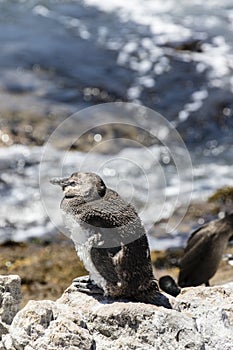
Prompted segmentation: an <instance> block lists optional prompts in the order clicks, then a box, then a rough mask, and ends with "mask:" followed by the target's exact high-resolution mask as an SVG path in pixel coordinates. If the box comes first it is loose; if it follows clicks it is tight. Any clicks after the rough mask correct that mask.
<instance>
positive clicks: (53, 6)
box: [0, 0, 233, 245]
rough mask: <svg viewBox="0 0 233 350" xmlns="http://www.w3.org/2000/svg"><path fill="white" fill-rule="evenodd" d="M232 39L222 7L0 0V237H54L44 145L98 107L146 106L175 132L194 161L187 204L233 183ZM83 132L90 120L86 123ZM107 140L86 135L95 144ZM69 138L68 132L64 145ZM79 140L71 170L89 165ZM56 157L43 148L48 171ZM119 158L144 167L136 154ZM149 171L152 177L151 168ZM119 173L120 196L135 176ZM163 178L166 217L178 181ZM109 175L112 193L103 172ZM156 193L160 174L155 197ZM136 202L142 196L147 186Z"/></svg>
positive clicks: (165, 0) (160, 1)
mask: <svg viewBox="0 0 233 350" xmlns="http://www.w3.org/2000/svg"><path fill="white" fill-rule="evenodd" d="M232 37H233V3H232V1H229V0H223V1H222V2H221V3H219V2H217V1H215V0H210V1H208V2H206V3H203V2H202V1H199V0H193V1H192V2H190V1H188V0H181V1H179V2H178V3H177V1H175V0H157V1H152V0H147V1H143V0H128V1H127V2H126V1H121V0H118V1H116V0H108V2H102V3H101V2H100V1H96V0H83V1H78V0H77V1H69V0H64V1H63V0H60V1H55V0H47V1H35V0H28V1H22V0H21V1H19V0H18V1H9V0H1V1H0V45H1V55H0V141H1V146H2V147H1V148H0V171H1V173H0V193H1V211H0V240H1V241H3V240H6V239H13V240H14V239H16V240H24V239H26V238H28V237H32V236H42V235H46V234H50V233H54V232H56V228H55V227H54V225H53V224H52V222H51V221H50V219H49V218H48V217H47V215H46V213H45V212H44V210H43V207H42V204H41V199H40V191H39V184H38V181H39V165H40V160H41V155H42V151H43V144H44V142H45V141H46V139H47V138H48V137H49V135H50V133H51V132H52V131H53V130H54V128H55V127H56V126H57V125H58V124H59V123H60V122H61V121H62V120H64V118H65V117H67V116H69V115H70V114H72V113H74V112H77V111H79V110H82V109H83V108H85V107H90V106H93V105H95V104H99V103H106V102H117V101H123V102H134V103H137V104H141V105H144V106H147V107H150V108H152V109H153V110H156V111H157V112H159V113H161V114H162V115H164V116H165V117H166V118H167V119H168V121H170V122H171V123H172V125H173V126H174V127H176V128H177V130H178V131H179V133H180V135H181V137H182V138H183V140H184V142H185V144H186V146H187V149H188V151H189V152H190V155H191V159H192V162H193V175H194V183H193V186H194V189H193V194H192V198H193V200H199V201H201V200H205V199H206V198H207V197H208V195H210V194H211V193H212V192H213V191H214V190H215V189H216V188H219V187H221V186H225V185H233V176H232V172H233V165H232V160H233V152H232V151H233V146H232V134H233V133H232V130H233V99H232V97H233V75H232V71H233V40H232ZM89 118H91V117H89ZM87 119H88V117H87ZM92 122H93V126H95V125H96V123H97V124H98V120H93V121H92ZM106 122H108V121H107V120H106ZM85 123H87V125H89V123H90V120H89V121H88V120H85V118H84V119H83V120H82V125H84V126H85ZM151 123H152V124H153V121H151ZM105 132H106V130H105ZM102 133H103V130H99V131H98V132H96V133H94V134H93V135H92V134H90V135H89V139H90V138H91V140H89V141H90V143H91V145H92V144H93V143H94V144H95V143H96V142H98V140H97V139H98V137H101V138H102V136H103V135H102ZM139 134H140V133H139ZM96 135H97V136H96ZM98 135H99V136H98ZM114 135H115V134H114ZM120 136H121V135H120ZM139 136H140V135H139ZM69 137H70V135H69V130H68V129H66V132H65V134H64V135H63V138H62V139H61V143H62V142H64V147H65V145H66V141H67V140H69ZM67 142H68V141H67ZM86 143H88V138H84V141H83V144H79V145H78V146H77V147H76V148H75V149H74V150H73V151H72V152H70V153H69V155H68V157H70V158H69V159H70V164H73V166H74V164H75V160H76V159H79V160H80V161H81V160H82V159H84V158H85V159H86V152H87V151H89V150H90V147H89V146H88V145H87V144H86ZM19 144H20V145H19ZM55 146H56V145H55ZM57 146H58V145H57ZM64 147H63V148H64ZM148 147H149V148H150V147H152V148H151V149H153V152H155V153H156V152H157V153H156V154H157V156H158V158H157V160H158V162H159V163H160V164H161V167H163V168H164V172H165V173H166V171H167V170H166V169H170V168H169V167H168V165H169V164H170V159H169V158H166V155H165V156H163V151H164V150H163V149H161V148H156V147H155V146H153V145H148ZM60 148H62V147H60ZM60 148H59V147H55V148H54V149H51V151H50V156H51V159H50V162H48V173H50V169H51V167H56V164H57V162H58V160H59V159H60V158H61V156H62V152H63V150H62V149H60ZM113 151H114V152H113ZM120 151H121V152H125V153H124V154H123V155H124V157H128V156H129V153H130V157H131V158H134V157H141V159H145V162H146V158H145V157H144V154H143V151H142V150H138V148H134V147H131V146H127V149H124V148H123V149H121V150H120ZM116 152H119V150H115V149H114V150H112V149H110V150H109V151H108V153H109V154H110V155H111V154H116ZM103 153H104V154H103ZM106 153H107V152H106V150H104V152H101V153H94V154H93V155H92V158H91V159H90V163H88V164H89V165H90V166H91V164H93V163H96V164H98V163H100V162H104V161H105V159H104V160H103V158H104V157H109V154H108V156H107V155H106ZM88 164H86V165H87V167H88ZM73 166H72V165H70V168H68V169H70V170H71V169H73ZM147 166H148V167H149V168H150V171H151V173H153V172H154V173H155V175H156V169H155V168H154V163H153V162H152V163H150V162H149V163H148V164H147ZM112 167H113V168H114V166H113V165H112ZM121 167H123V169H124V176H125V177H126V178H127V179H128V183H125V185H124V184H122V185H121V194H124V193H126V192H127V188H128V186H129V183H132V184H135V183H136V180H137V179H138V173H137V172H134V171H133V170H132V168H131V167H130V166H126V163H124V164H121ZM116 168H119V164H117V165H116ZM110 170H111V169H110ZM110 170H109V171H110ZM157 175H158V174H157ZM167 177H168V179H167V189H166V191H167V193H166V194H167V201H168V208H169V203H170V204H172V200H174V196H175V195H176V175H174V172H173V171H167ZM105 178H106V180H107V181H109V183H111V185H112V186H113V187H114V185H115V184H114V177H113V176H112V175H111V174H110V173H109V172H107V173H106V172H105ZM109 179H111V181H110V180H109ZM116 181H117V179H116ZM190 181H191V177H187V183H185V181H184V187H185V186H189V189H190V186H191V184H190V183H189V182H190ZM156 184H157V186H156ZM159 186H160V183H159V182H158V183H156V176H155V193H154V195H155V196H156V195H158V194H159ZM156 191H157V192H156ZM137 194H138V196H139V197H140V196H141V198H143V196H144V195H145V193H144V189H143V187H142V188H141V193H140V192H138V193H137ZM137 201H138V198H136V199H135V202H136V204H137ZM181 205H184V206H185V205H186V203H181ZM158 207H159V204H158V201H153V200H151V206H150V212H148V213H147V214H148V215H146V216H145V218H144V220H145V224H148V223H152V222H154V221H156V220H157V219H158V217H157V216H156V215H154V214H153V210H154V212H156V211H158ZM169 213H172V211H170V212H169V211H165V212H164V216H166V215H169ZM161 218H163V215H161V217H160V219H161ZM174 237H179V229H177V230H176V231H174V232H173V235H171V239H168V241H166V242H167V243H166V244H168V245H175V244H182V242H183V241H182V242H181V241H180V240H178V241H176V240H175V238H174ZM157 244H158V245H159V242H157Z"/></svg>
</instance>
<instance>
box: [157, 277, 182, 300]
mask: <svg viewBox="0 0 233 350" xmlns="http://www.w3.org/2000/svg"><path fill="white" fill-rule="evenodd" d="M159 287H160V288H161V289H162V290H163V291H164V292H166V293H168V294H170V295H172V296H173V297H177V295H178V294H180V288H179V287H178V286H177V284H176V282H175V280H174V279H173V278H172V277H171V276H169V275H166V276H162V277H160V279H159Z"/></svg>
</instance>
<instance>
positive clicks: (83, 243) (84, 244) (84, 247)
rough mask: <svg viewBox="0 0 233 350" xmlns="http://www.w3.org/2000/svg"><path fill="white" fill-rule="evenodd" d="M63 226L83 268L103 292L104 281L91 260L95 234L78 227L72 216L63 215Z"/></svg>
mask: <svg viewBox="0 0 233 350" xmlns="http://www.w3.org/2000/svg"><path fill="white" fill-rule="evenodd" d="M64 217H65V224H66V226H67V227H68V229H69V230H70V232H71V239H72V241H73V242H74V245H75V248H76V251H77V254H78V256H79V258H80V259H81V260H82V262H83V264H84V266H85V268H86V270H87V271H89V273H90V279H91V280H92V281H94V282H95V283H96V284H97V285H98V286H99V287H101V288H103V289H104V290H105V287H106V280H105V279H104V278H103V277H102V276H101V274H100V273H99V272H98V266H95V265H94V263H93V261H92V258H91V248H92V247H93V244H94V241H95V240H96V238H97V235H98V234H97V233H95V232H93V231H92V230H91V229H88V228H85V227H82V226H80V224H79V223H78V222H77V221H76V220H75V219H74V218H73V217H72V215H67V214H66V215H64Z"/></svg>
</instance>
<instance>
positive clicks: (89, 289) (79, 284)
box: [73, 276, 104, 295]
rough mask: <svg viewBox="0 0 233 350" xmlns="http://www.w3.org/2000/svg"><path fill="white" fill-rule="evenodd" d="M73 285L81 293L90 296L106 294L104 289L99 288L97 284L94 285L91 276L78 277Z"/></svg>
mask: <svg viewBox="0 0 233 350" xmlns="http://www.w3.org/2000/svg"><path fill="white" fill-rule="evenodd" d="M73 283H74V285H75V287H76V288H77V290H78V291H79V292H81V293H86V294H89V295H93V294H101V295H103V294H104V291H103V289H102V288H100V287H98V286H97V284H95V283H93V282H92V281H91V280H90V278H89V276H82V277H77V278H75V279H74V280H73Z"/></svg>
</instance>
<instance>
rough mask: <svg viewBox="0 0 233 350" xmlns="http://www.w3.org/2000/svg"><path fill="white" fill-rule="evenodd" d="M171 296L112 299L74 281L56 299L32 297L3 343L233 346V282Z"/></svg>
mask: <svg viewBox="0 0 233 350" xmlns="http://www.w3.org/2000/svg"><path fill="white" fill-rule="evenodd" d="M169 299H170V302H171V304H172V307H173V308H172V309H165V308H163V307H157V306H154V305H149V304H143V303H133V302H124V301H114V302H113V301H111V300H107V299H105V298H102V297H101V296H98V297H95V298H94V297H92V296H89V295H87V294H83V293H80V292H77V290H76V288H75V286H74V285H71V286H70V287H69V288H68V289H67V290H66V291H65V292H64V294H63V295H62V297H61V298H60V299H58V300H57V301H56V302H53V301H48V300H43V301H30V302H29V303H28V304H27V305H26V306H25V307H24V309H22V310H21V311H19V312H18V313H17V315H16V316H15V318H14V320H13V322H12V324H11V326H10V328H9V333H8V334H4V335H3V336H2V349H4V350H16V349H17V350H21V349H22V350H23V349H25V350H39V349H40V350H45V349H46V350H55V349H63V350H68V349H69V350H75V349H77V350H78V349H79V350H86V349H88V350H94V349H97V350H106V349H111V350H117V349H123V350H125V349H137V350H149V349H150V350H152V349H153V350H154V349H159V350H163V349H164V350H169V349H199V350H204V349H205V350H209V349H215V350H216V349H217V350H218V349H219V350H220V349H221V350H222V349H224V350H230V349H232V344H233V283H230V284H227V285H224V286H217V287H209V288H206V287H196V288H186V289H183V290H182V293H181V294H180V295H179V296H178V297H177V298H176V299H175V298H173V297H169ZM0 349H1V346H0Z"/></svg>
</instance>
